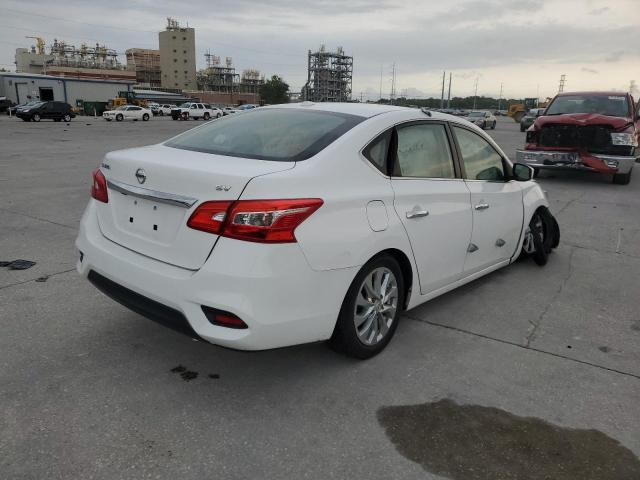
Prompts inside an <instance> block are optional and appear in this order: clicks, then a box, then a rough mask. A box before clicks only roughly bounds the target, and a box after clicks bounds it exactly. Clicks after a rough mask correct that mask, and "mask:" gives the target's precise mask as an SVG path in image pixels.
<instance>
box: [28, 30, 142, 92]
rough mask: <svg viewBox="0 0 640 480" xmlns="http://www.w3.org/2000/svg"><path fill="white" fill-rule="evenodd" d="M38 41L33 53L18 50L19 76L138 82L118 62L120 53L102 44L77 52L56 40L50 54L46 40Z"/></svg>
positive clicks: (75, 49)
mask: <svg viewBox="0 0 640 480" xmlns="http://www.w3.org/2000/svg"><path fill="white" fill-rule="evenodd" d="M28 38H35V39H36V45H35V46H32V47H31V49H27V48H18V49H16V72H18V73H36V74H46V75H54V76H59V77H70V78H81V79H82V78H84V79H94V80H122V81H131V80H133V81H135V79H136V77H135V73H134V72H130V71H127V70H126V67H125V66H124V65H122V64H121V63H120V62H119V61H118V53H117V52H116V51H115V50H113V49H111V48H108V47H107V46H105V45H100V44H98V43H96V44H95V46H89V45H87V44H86V43H83V44H81V45H80V47H79V48H77V47H76V46H75V45H72V44H69V43H66V42H65V41H63V40H58V39H54V40H53V44H51V46H50V47H49V52H48V53H47V51H46V50H47V49H46V44H45V41H44V39H43V38H40V37H28Z"/></svg>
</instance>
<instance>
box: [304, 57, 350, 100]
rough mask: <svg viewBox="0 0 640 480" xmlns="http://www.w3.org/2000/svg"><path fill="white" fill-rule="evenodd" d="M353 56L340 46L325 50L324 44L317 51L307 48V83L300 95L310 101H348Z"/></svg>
mask: <svg viewBox="0 0 640 480" xmlns="http://www.w3.org/2000/svg"><path fill="white" fill-rule="evenodd" d="M352 77H353V57H350V56H348V55H345V54H344V50H343V49H342V47H338V48H337V49H336V51H335V52H327V51H326V50H325V47H324V45H322V46H321V47H320V50H318V51H317V52H311V50H309V57H308V69H307V83H306V84H305V86H304V87H303V91H302V97H303V99H304V100H308V101H311V102H348V101H350V100H351V89H352V83H353V82H352Z"/></svg>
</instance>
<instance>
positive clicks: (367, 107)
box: [262, 102, 436, 118]
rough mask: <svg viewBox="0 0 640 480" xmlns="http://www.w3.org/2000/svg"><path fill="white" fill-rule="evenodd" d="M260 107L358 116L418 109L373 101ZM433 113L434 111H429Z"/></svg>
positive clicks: (286, 104)
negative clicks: (379, 103)
mask: <svg viewBox="0 0 640 480" xmlns="http://www.w3.org/2000/svg"><path fill="white" fill-rule="evenodd" d="M262 108H294V109H304V110H315V111H323V112H335V113H346V114H350V115H358V116H360V117H366V118H369V117H374V116H376V115H380V114H381V113H386V112H391V111H413V112H416V111H419V110H417V109H415V108H408V107H396V106H394V105H378V104H375V103H340V102H301V103H285V104H281V105H270V106H268V107H262ZM431 113H432V114H435V113H436V112H431Z"/></svg>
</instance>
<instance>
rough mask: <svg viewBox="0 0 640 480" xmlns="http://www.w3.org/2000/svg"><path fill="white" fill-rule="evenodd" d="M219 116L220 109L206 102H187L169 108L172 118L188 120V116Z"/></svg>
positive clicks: (197, 117)
mask: <svg viewBox="0 0 640 480" xmlns="http://www.w3.org/2000/svg"><path fill="white" fill-rule="evenodd" d="M221 116H222V110H220V109H219V108H216V107H212V106H211V105H209V104H208V103H197V102H187V103H183V104H182V105H180V106H178V107H176V108H172V109H171V118H172V119H174V120H189V119H190V118H193V119H194V120H198V119H199V118H201V119H203V120H209V119H211V118H220V117H221Z"/></svg>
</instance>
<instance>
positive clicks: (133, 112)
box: [127, 107, 142, 120]
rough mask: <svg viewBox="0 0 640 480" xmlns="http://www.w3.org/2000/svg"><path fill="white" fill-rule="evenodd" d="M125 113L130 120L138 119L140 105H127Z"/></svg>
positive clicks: (140, 115) (140, 114)
mask: <svg viewBox="0 0 640 480" xmlns="http://www.w3.org/2000/svg"><path fill="white" fill-rule="evenodd" d="M127 113H128V114H129V118H130V119H131V120H140V118H142V108H141V107H129V108H128V109H127Z"/></svg>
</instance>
